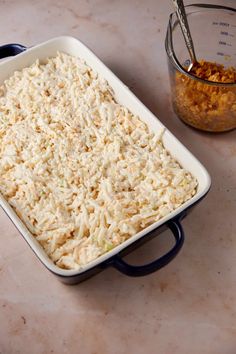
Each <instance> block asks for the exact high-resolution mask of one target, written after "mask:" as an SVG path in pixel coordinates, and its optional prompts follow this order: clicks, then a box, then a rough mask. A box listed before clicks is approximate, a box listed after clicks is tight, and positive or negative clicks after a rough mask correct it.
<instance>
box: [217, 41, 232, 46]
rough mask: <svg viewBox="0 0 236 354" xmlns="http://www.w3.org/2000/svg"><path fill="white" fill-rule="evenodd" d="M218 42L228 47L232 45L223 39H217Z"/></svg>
mask: <svg viewBox="0 0 236 354" xmlns="http://www.w3.org/2000/svg"><path fill="white" fill-rule="evenodd" d="M219 44H220V45H225V46H228V47H232V44H230V43H227V42H224V41H219Z"/></svg>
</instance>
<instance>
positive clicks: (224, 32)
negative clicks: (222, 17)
mask: <svg viewBox="0 0 236 354" xmlns="http://www.w3.org/2000/svg"><path fill="white" fill-rule="evenodd" d="M220 34H221V35H222V36H229V37H234V35H233V34H232V33H229V32H227V31H221V32H220Z"/></svg>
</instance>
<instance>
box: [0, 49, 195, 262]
mask: <svg viewBox="0 0 236 354" xmlns="http://www.w3.org/2000/svg"><path fill="white" fill-rule="evenodd" d="M162 133H163V132H161V131H160V132H159V133H158V134H156V133H153V132H152V131H150V129H149V128H148V126H147V125H146V124H145V123H144V122H143V121H141V120H140V118H139V117H137V116H134V115H133V114H132V113H131V112H130V111H129V110H128V109H127V108H126V107H124V106H122V105H120V104H119V103H117V102H116V100H115V97H114V93H113V91H112V89H111V87H110V86H109V85H108V83H107V82H106V81H105V80H104V79H103V78H101V77H100V76H99V75H98V74H97V73H96V72H94V71H93V70H92V69H91V68H90V67H89V66H88V65H87V64H86V63H85V62H83V61H82V60H81V59H79V58H75V57H72V56H70V55H67V54H64V53H58V54H57V56H56V57H54V58H49V59H47V61H46V62H45V63H39V61H36V62H35V63H34V64H33V65H31V66H30V67H28V68H25V69H23V70H22V71H17V72H15V73H14V74H13V75H12V76H11V77H10V78H9V79H8V80H6V81H5V82H4V84H3V85H2V86H1V87H0V192H1V193H2V195H3V196H4V197H5V199H6V200H7V201H8V203H9V204H10V205H11V206H12V207H13V208H14V210H15V211H16V213H17V215H18V216H19V217H20V219H21V220H22V221H23V222H24V224H25V225H26V226H27V228H28V229H29V230H30V232H31V233H32V234H33V236H34V237H35V238H36V239H37V240H38V242H39V243H40V244H41V246H42V247H43V248H44V250H45V252H46V253H47V254H48V256H49V257H50V258H51V259H52V260H53V262H54V263H55V264H56V265H58V266H59V267H61V268H65V269H78V268H80V267H81V266H83V265H85V264H87V263H88V262H90V261H92V260H94V259H95V258H97V257H99V256H100V255H102V254H104V253H105V252H108V251H109V250H111V249H112V248H114V247H115V246H117V245H119V244H120V243H122V242H124V241H125V240H127V239H128V238H130V237H131V236H133V235H135V234H136V233H138V232H139V231H141V230H142V229H144V228H146V227H147V226H149V225H150V224H152V223H154V222H156V221H158V220H159V219H160V218H162V217H164V216H165V215H167V214H169V213H170V212H171V211H173V210H174V209H176V208H178V207H179V206H180V205H181V204H183V203H184V202H185V201H187V200H189V199H190V198H191V197H192V196H193V195H194V194H195V193H196V188H197V181H196V179H195V178H194V177H193V176H192V175H191V174H190V173H189V172H188V171H186V170H185V169H183V168H182V167H181V166H180V165H179V163H178V162H177V161H176V160H175V159H174V158H173V157H172V156H171V155H170V154H169V153H168V151H167V150H166V149H165V148H164V146H163V143H162V139H161V136H162Z"/></svg>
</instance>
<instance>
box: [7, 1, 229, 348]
mask: <svg viewBox="0 0 236 354" xmlns="http://www.w3.org/2000/svg"><path fill="white" fill-rule="evenodd" d="M201 2H203V0H202V1H201ZM207 2H212V3H213V1H210V0H208V1H207ZM214 2H215V3H223V4H224V5H229V6H234V5H235V1H234V0H231V1H230V0H228V1H226V0H225V1H223V0H222V1H217V0H214ZM186 3H190V1H186ZM171 11H172V7H171V1H166V0H162V1H158V0H147V1H141V0H132V1H125V0H121V1H118V0H117V1H114V0H113V1H109V0H94V1H72V0H70V1H62V0H58V1H56V0H55V1H53V0H40V1H36V0H35V1H30V0H19V1H16V0H9V1H0V13H1V21H0V34H1V38H0V44H4V43H9V42H18V43H22V44H25V45H27V46H29V45H34V44H36V43H39V42H43V41H45V40H47V39H49V38H52V37H55V36H59V35H63V34H66V35H72V36H75V37H77V38H79V39H81V40H82V41H83V42H84V43H85V44H86V45H88V46H89V47H90V48H91V49H92V50H93V51H94V52H95V53H96V54H97V55H98V56H99V57H100V58H101V59H102V60H103V61H104V62H105V64H107V65H108V66H109V67H110V68H111V69H112V70H113V71H114V72H115V73H116V74H117V75H118V77H120V78H121V79H122V80H123V81H124V82H125V83H126V84H127V85H128V86H129V87H130V88H131V89H132V90H133V91H134V93H135V94H136V95H137V96H138V97H139V98H140V99H141V100H142V101H143V102H144V104H145V105H147V107H148V108H150V109H151V110H152V112H154V114H155V115H156V116H157V117H158V118H159V119H160V120H161V121H162V122H163V123H164V124H165V125H166V126H167V127H168V128H169V129H170V130H171V131H172V132H173V133H174V134H175V135H176V136H177V138H178V139H180V140H181V141H182V142H183V143H184V144H185V145H186V146H187V147H188V148H189V149H190V150H191V151H192V152H193V153H194V154H195V156H196V157H197V158H199V160H200V161H201V162H202V163H203V164H204V165H205V166H206V167H207V169H208V171H209V172H210V174H211V177H212V188H211V191H210V193H209V194H208V196H207V197H206V199H204V201H203V202H202V203H200V204H199V205H198V206H197V207H196V208H195V210H194V211H193V212H192V214H191V215H189V217H188V218H186V219H185V220H184V222H183V225H184V228H185V232H186V241H185V244H184V247H183V249H182V251H181V252H180V254H179V255H178V256H177V258H176V259H175V260H174V261H173V262H171V263H170V264H169V265H168V266H166V267H165V268H164V269H162V270H161V271H159V272H156V273H154V274H152V275H149V276H146V277H142V278H129V277H126V276H124V275H121V274H120V273H118V272H117V271H116V270H114V269H107V270H105V271H104V272H102V273H100V274H99V275H97V276H95V277H93V278H91V279H89V280H87V281H86V282H84V283H81V284H79V285H76V286H66V285H63V284H61V283H60V282H59V281H58V280H57V279H56V278H54V276H53V275H51V274H50V273H49V272H48V271H47V270H46V269H45V268H44V267H43V266H42V265H41V263H40V262H39V261H38V260H37V259H36V257H35V256H34V254H33V253H32V251H31V250H30V248H29V247H28V245H27V244H26V242H24V240H23V239H22V237H21V236H20V235H19V233H18V231H17V230H16V229H15V228H14V226H13V225H12V224H11V222H10V221H9V220H8V218H7V217H6V216H5V214H4V213H3V212H2V211H0V223H1V234H0V245H1V253H0V282H1V286H0V353H1V354H13V353H14V354H15V353H20V354H21V353H22V354H28V353H29V354H34V353H35V354H38V353H39V354H41V353H42V354H44V353H45V354H48V353H72V354H73V353H79V354H110V353H111V354H113V353H114V354H126V353H127V354H143V353H147V354H156V353H158V354H189V353H191V354H199V353H204V354H235V353H236V233H235V231H236V213H235V210H236V173H235V172H236V143H235V141H236V131H232V132H230V133H226V134H219V135H209V134H203V133H200V132H197V131H194V130H192V129H190V128H188V127H187V126H185V125H183V124H182V123H181V122H180V121H179V120H178V119H177V118H176V116H175V115H174V113H173V111H172V108H171V105H170V96H169V92H170V87H169V81H168V73H167V64H166V55H165V49H164V38H165V32H166V25H167V21H168V16H169V13H170V12H171ZM168 240H169V234H168V233H165V234H163V235H162V236H161V237H160V238H156V239H155V240H153V241H152V242H151V243H149V244H146V245H145V246H143V247H142V248H140V249H138V250H137V251H135V252H134V253H132V255H130V256H129V257H128V258H127V259H128V260H129V261H130V262H133V263H136V264H138V263H139V264H141V263H143V262H145V260H147V259H148V260H150V259H153V258H154V257H156V256H157V253H158V252H159V251H160V249H162V248H163V247H165V246H166V244H167V243H168ZM158 250H159V251H158Z"/></svg>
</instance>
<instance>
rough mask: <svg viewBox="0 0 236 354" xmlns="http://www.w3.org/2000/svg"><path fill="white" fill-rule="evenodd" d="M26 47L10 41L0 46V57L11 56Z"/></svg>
mask: <svg viewBox="0 0 236 354" xmlns="http://www.w3.org/2000/svg"><path fill="white" fill-rule="evenodd" d="M26 49H27V48H26V47H25V46H24V45H22V44H17V43H11V44H5V45H2V46H0V59H3V58H6V57H12V56H14V55H17V54H20V53H22V52H24V51H25V50H26Z"/></svg>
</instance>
